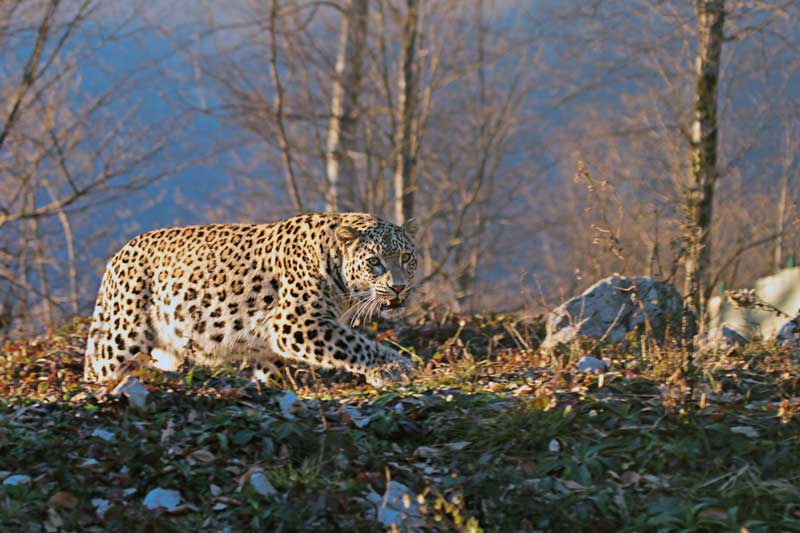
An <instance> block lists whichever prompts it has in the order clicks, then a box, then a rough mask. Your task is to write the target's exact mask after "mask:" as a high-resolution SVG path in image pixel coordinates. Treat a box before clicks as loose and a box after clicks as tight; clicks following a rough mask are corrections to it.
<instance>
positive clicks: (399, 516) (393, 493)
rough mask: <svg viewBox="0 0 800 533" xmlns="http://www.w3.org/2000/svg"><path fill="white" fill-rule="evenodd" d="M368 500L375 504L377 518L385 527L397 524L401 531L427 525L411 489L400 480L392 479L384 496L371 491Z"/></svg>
mask: <svg viewBox="0 0 800 533" xmlns="http://www.w3.org/2000/svg"><path fill="white" fill-rule="evenodd" d="M367 500H369V501H370V502H372V504H373V505H375V511H376V518H377V520H378V522H380V523H381V525H382V526H383V527H386V528H390V527H392V525H395V526H396V527H397V528H398V529H400V530H401V531H403V530H406V531H412V530H415V529H419V528H421V527H423V526H424V525H425V520H423V518H422V513H421V512H420V510H419V507H420V506H419V503H418V502H417V499H416V498H415V497H414V494H413V493H412V492H411V489H409V488H408V487H406V486H405V485H403V484H402V483H400V482H398V481H390V482H389V485H388V486H387V487H386V493H385V494H384V495H383V496H381V495H380V494H378V493H377V492H375V491H372V492H370V493H369V494H368V495H367Z"/></svg>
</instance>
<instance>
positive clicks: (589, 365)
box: [578, 355, 608, 374]
mask: <svg viewBox="0 0 800 533" xmlns="http://www.w3.org/2000/svg"><path fill="white" fill-rule="evenodd" d="M606 370H608V363H606V362H605V361H603V360H602V359H598V358H597V357H592V356H589V355H584V356H583V357H581V359H580V361H578V372H586V373H589V374H602V373H603V372H605V371H606Z"/></svg>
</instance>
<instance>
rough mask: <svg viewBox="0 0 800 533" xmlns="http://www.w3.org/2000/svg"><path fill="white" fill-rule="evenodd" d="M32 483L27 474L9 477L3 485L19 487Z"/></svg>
mask: <svg viewBox="0 0 800 533" xmlns="http://www.w3.org/2000/svg"><path fill="white" fill-rule="evenodd" d="M31 481H32V480H31V476H26V475H25V474H14V475H13V476H8V477H7V478H6V479H5V480H3V485H5V486H7V487H19V486H23V485H30V484H31Z"/></svg>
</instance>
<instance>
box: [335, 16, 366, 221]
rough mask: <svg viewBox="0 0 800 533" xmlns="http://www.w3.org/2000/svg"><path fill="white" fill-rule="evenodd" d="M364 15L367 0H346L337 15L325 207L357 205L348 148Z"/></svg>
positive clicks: (353, 139) (352, 139) (352, 143)
mask: <svg viewBox="0 0 800 533" xmlns="http://www.w3.org/2000/svg"><path fill="white" fill-rule="evenodd" d="M368 17H369V0H349V1H348V2H347V5H346V7H345V11H344V13H343V14H342V16H341V19H342V22H341V29H340V34H339V51H338V54H337V57H336V70H335V73H334V78H333V90H332V91H331V116H330V119H329V120H328V145H327V152H326V156H325V159H326V166H325V170H326V175H327V177H328V194H327V198H326V203H327V206H326V208H327V210H328V211H340V210H341V211H351V210H355V209H357V208H358V189H357V188H358V180H357V176H356V169H355V165H354V164H353V158H352V155H351V152H354V151H355V149H356V146H357V141H358V138H357V127H358V112H359V111H358V96H359V92H360V91H361V79H362V76H363V74H362V70H363V61H364V53H365V50H366V46H367V21H368Z"/></svg>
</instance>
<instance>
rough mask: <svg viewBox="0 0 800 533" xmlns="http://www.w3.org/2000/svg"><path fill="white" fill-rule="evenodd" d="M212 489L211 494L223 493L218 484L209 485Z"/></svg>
mask: <svg viewBox="0 0 800 533" xmlns="http://www.w3.org/2000/svg"><path fill="white" fill-rule="evenodd" d="M209 488H210V489H211V495H212V496H214V497H216V496H219V495H220V494H222V489H221V488H220V487H219V486H218V485H214V484H213V483H212V484H211V486H210V487H209Z"/></svg>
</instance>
